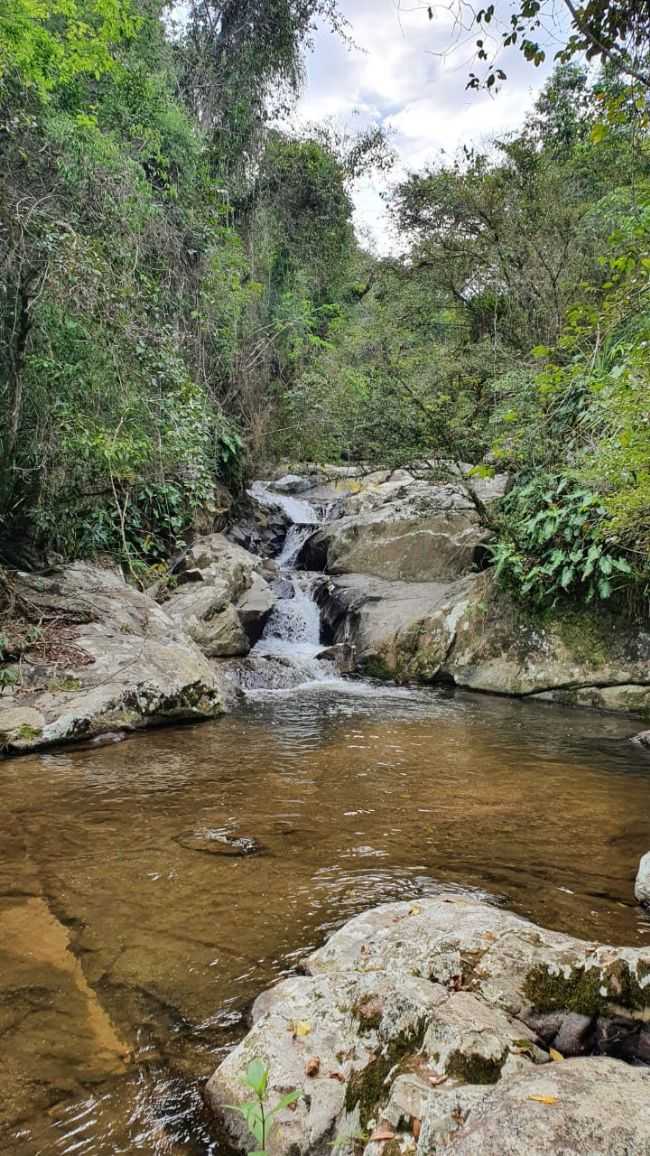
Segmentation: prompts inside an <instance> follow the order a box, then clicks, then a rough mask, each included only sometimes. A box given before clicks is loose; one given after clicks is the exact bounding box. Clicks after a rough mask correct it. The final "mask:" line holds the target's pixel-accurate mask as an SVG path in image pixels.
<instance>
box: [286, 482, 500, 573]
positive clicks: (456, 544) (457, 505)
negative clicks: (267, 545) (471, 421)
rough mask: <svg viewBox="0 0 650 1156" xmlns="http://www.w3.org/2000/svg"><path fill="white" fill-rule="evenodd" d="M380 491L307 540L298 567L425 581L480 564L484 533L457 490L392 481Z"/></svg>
mask: <svg viewBox="0 0 650 1156" xmlns="http://www.w3.org/2000/svg"><path fill="white" fill-rule="evenodd" d="M386 488H388V493H386V494H383V495H381V494H380V496H379V500H378V501H377V503H376V504H371V503H369V502H368V500H367V499H366V502H365V503H363V504H362V505H361V508H360V510H358V511H355V512H353V513H348V514H347V515H346V516H344V517H343V518H340V519H338V520H337V521H333V522H329V523H327V524H326V525H325V526H323V527H322V528H321V529H319V530H318V531H317V532H316V533H315V534H314V535H312V537H311V538H309V539H308V541H307V542H306V543H305V545H304V547H303V550H302V553H301V555H300V561H301V563H302V564H303V565H305V566H306V568H307V569H310V570H327V572H328V573H330V574H369V575H373V576H374V577H377V578H384V579H388V580H391V581H397V580H399V581H409V582H426V581H441V580H449V579H453V578H457V577H459V576H460V575H461V574H464V573H466V572H467V571H468V570H470V569H472V567H473V566H475V565H476V564H477V563H478V562H480V561H481V560H482V558H483V556H484V546H485V543H486V542H487V540H488V538H489V534H488V533H486V531H485V530H484V529H483V528H482V527H481V526H480V525H479V522H478V518H477V515H476V511H475V509H474V507H473V506H472V504H471V502H470V501H469V499H468V497H467V496H466V494H465V493H464V492H463V491H462V490H461V489H459V488H458V486H457V485H454V484H449V485H437V486H432V485H428V484H426V483H416V482H411V483H410V484H409V483H403V482H392V483H385V485H384V486H383V487H380V489H384V490H385V489H386ZM495 496H496V494H495ZM382 498H383V499H384V500H381V499H382ZM350 504H351V503H350V502H348V503H347V509H348V510H349V509H350Z"/></svg>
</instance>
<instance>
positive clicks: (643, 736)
mask: <svg viewBox="0 0 650 1156" xmlns="http://www.w3.org/2000/svg"><path fill="white" fill-rule="evenodd" d="M632 742H633V743H638V744H639V746H640V747H648V749H650V731H640V733H639V734H638V735H635V736H634V738H633V739H632Z"/></svg>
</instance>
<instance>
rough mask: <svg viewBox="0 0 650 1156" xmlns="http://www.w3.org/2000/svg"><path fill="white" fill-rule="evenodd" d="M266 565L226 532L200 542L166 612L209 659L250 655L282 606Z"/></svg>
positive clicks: (187, 556) (181, 567)
mask: <svg viewBox="0 0 650 1156" xmlns="http://www.w3.org/2000/svg"><path fill="white" fill-rule="evenodd" d="M262 566H263V560H262V559H261V558H259V557H258V556H257V555H255V554H251V553H250V552H249V551H248V550H244V549H243V548H242V547H241V546H238V545H237V544H236V543H235V542H231V541H229V540H228V539H227V538H225V537H224V535H223V534H209V535H207V536H206V537H204V538H199V539H197V540H196V542H194V543H193V545H192V546H191V548H190V549H189V550H188V551H187V553H186V554H185V555H184V557H183V558H182V560H181V562H180V563H179V566H178V568H177V582H178V586H177V589H176V590H175V591H174V592H173V593H172V594H171V595H170V596H169V597H168V598H167V600H166V602H165V603H164V608H165V612H166V613H167V614H168V615H169V616H170V618H171V619H172V620H173V621H174V622H175V623H176V624H177V625H178V627H179V628H180V629H181V630H183V631H185V632H186V633H187V634H189V636H190V638H192V639H193V640H194V642H196V644H197V645H198V646H199V647H200V648H201V650H202V651H203V653H204V654H205V655H206V656H207V657H208V658H230V657H236V656H241V655H245V654H248V652H249V650H250V648H251V645H252V643H254V642H256V641H257V639H258V638H259V637H260V635H261V633H262V630H263V629H264V625H265V623H266V621H267V619H268V617H269V615H270V613H271V611H272V610H273V607H274V606H275V603H276V598H275V595H274V594H273V592H272V590H271V588H270V586H269V584H268V582H267V581H266V579H265V578H264V577H263V575H262Z"/></svg>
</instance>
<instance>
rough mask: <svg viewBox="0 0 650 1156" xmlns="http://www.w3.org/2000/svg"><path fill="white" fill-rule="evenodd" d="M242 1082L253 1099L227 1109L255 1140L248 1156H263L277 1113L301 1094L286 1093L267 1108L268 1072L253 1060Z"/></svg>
mask: <svg viewBox="0 0 650 1156" xmlns="http://www.w3.org/2000/svg"><path fill="white" fill-rule="evenodd" d="M242 1082H243V1083H244V1085H245V1086H246V1087H247V1088H250V1090H251V1091H252V1092H253V1093H254V1097H253V1099H251V1100H246V1101H244V1103H243V1104H229V1105H228V1107H230V1108H231V1109H232V1111H234V1112H239V1114H240V1115H241V1116H243V1117H244V1120H245V1121H246V1127H247V1128H248V1130H249V1132H250V1133H251V1135H252V1136H253V1137H254V1138H255V1141H256V1144H257V1148H256V1149H253V1150H251V1151H250V1152H249V1156H265V1153H266V1146H267V1144H268V1141H269V1136H270V1132H271V1128H272V1127H273V1122H274V1119H275V1117H276V1116H277V1115H278V1113H279V1112H282V1111H283V1110H284V1109H285V1108H288V1107H289V1106H290V1105H291V1104H295V1103H296V1101H297V1100H300V1099H301V1096H302V1093H301V1092H299V1091H298V1090H297V1089H296V1090H295V1091H293V1092H287V1093H286V1094H285V1095H284V1096H281V1097H280V1099H279V1100H278V1101H277V1102H276V1103H275V1104H274V1105H273V1107H272V1108H268V1107H267V1106H266V1104H265V1101H266V1092H267V1088H268V1082H269V1072H268V1069H267V1068H266V1067H265V1066H264V1064H263V1063H262V1061H261V1060H259V1059H257V1060H253V1061H252V1062H251V1063H250V1064H249V1065H248V1067H247V1069H246V1076H245V1078H244V1080H243V1081H242Z"/></svg>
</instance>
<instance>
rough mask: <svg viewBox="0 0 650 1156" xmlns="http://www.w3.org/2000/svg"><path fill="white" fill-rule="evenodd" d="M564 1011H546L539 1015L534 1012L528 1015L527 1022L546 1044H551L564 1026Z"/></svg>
mask: <svg viewBox="0 0 650 1156" xmlns="http://www.w3.org/2000/svg"><path fill="white" fill-rule="evenodd" d="M564 1014H565V1013H564V1012H562V1011H555V1012H546V1013H544V1014H542V1015H537V1014H535V1013H534V1012H533V1013H532V1014H531V1015H527V1016H526V1023H527V1024H528V1027H529V1028H532V1030H533V1031H534V1032H535V1035H536V1036H538V1037H539V1039H540V1040H541V1041H542V1042H543V1043H545V1044H551V1043H552V1042H553V1040H554V1039H555V1037H556V1035H557V1033H558V1032H559V1030H560V1028H561V1027H562V1021H563V1019H564Z"/></svg>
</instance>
